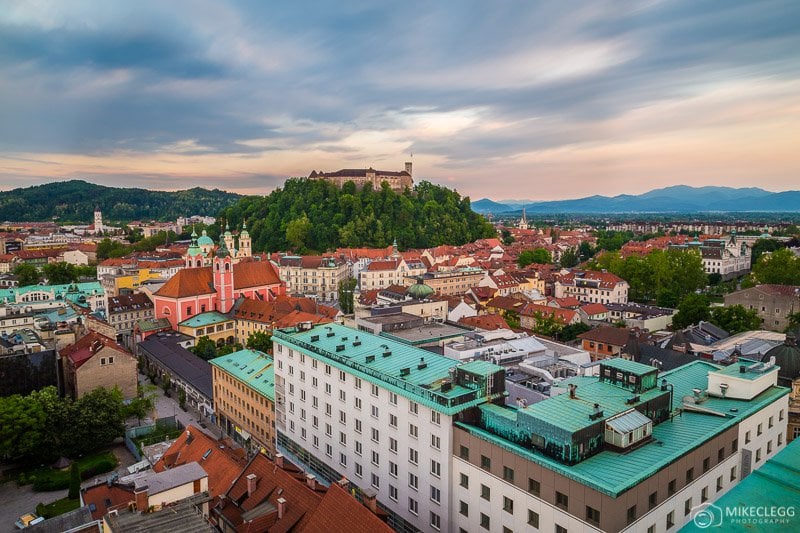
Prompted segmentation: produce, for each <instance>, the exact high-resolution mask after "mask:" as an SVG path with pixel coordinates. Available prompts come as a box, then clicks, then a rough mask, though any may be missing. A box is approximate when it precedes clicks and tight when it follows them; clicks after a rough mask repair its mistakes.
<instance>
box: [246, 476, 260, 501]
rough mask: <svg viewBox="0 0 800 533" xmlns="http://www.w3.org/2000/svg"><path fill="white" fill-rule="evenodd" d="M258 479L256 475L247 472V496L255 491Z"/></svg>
mask: <svg viewBox="0 0 800 533" xmlns="http://www.w3.org/2000/svg"><path fill="white" fill-rule="evenodd" d="M257 481H258V476H256V475H255V474H247V497H248V498H249V497H250V496H252V495H253V493H254V492H255V491H256V482H257Z"/></svg>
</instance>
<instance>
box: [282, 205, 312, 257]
mask: <svg viewBox="0 0 800 533" xmlns="http://www.w3.org/2000/svg"><path fill="white" fill-rule="evenodd" d="M312 229H313V227H312V225H311V221H310V220H309V219H308V216H307V215H306V214H305V213H303V216H301V217H300V218H296V219H294V220H292V221H291V222H289V223H288V224H287V225H286V240H287V241H289V244H290V245H291V246H292V248H293V249H294V250H297V251H303V250H306V249H307V248H308V244H309V236H310V234H311V230H312Z"/></svg>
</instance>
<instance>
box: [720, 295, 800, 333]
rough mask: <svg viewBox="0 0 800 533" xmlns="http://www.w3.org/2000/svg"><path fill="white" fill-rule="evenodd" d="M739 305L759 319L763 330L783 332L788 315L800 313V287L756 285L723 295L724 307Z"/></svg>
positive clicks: (786, 325)
mask: <svg viewBox="0 0 800 533" xmlns="http://www.w3.org/2000/svg"><path fill="white" fill-rule="evenodd" d="M732 305H741V306H743V307H744V308H745V309H752V310H755V311H756V312H757V313H758V316H759V317H761V323H762V324H763V327H764V328H765V329H770V330H773V331H783V330H785V329H786V328H787V327H788V326H789V315H791V314H792V313H797V312H799V311H800V287H795V286H793V285H756V286H755V287H750V288H748V289H742V290H740V291H736V292H732V293H730V294H726V295H725V306H726V307H728V306H732Z"/></svg>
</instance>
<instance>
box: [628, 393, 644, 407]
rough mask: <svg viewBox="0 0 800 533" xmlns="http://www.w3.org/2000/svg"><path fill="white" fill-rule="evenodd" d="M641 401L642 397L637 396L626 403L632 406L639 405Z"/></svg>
mask: <svg viewBox="0 0 800 533" xmlns="http://www.w3.org/2000/svg"><path fill="white" fill-rule="evenodd" d="M640 399H641V397H640V396H639V395H638V394H637V395H636V396H631V397H630V398H628V399H627V400H625V403H626V404H628V405H632V404H635V403H637V402H638V401H639V400H640Z"/></svg>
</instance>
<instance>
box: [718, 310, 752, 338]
mask: <svg viewBox="0 0 800 533" xmlns="http://www.w3.org/2000/svg"><path fill="white" fill-rule="evenodd" d="M711 322H713V323H714V324H716V325H717V326H719V327H721V328H722V329H724V330H725V331H727V332H728V333H730V334H731V335H735V334H736V333H741V332H743V331H751V330H755V329H761V317H759V316H758V311H756V310H755V309H745V308H744V306H741V305H732V306H730V307H714V308H712V309H711Z"/></svg>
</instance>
